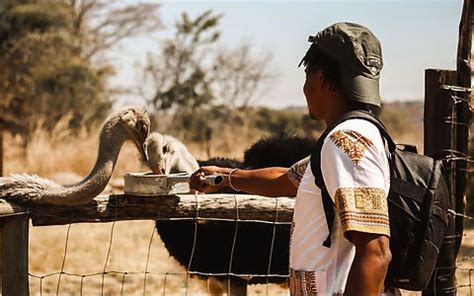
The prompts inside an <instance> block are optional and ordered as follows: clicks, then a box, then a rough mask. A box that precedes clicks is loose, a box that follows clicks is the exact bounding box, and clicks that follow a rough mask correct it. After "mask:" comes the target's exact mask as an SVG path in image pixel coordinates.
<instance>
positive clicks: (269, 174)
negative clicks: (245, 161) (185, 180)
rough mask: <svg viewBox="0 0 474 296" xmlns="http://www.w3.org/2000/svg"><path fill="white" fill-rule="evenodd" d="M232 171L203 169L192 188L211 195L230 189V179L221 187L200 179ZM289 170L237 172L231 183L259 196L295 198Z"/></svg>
mask: <svg viewBox="0 0 474 296" xmlns="http://www.w3.org/2000/svg"><path fill="white" fill-rule="evenodd" d="M231 171H232V169H230V168H221V167H215V166H209V167H202V168H200V169H199V170H197V171H196V172H194V173H193V175H192V176H191V180H190V186H191V188H193V189H195V190H198V191H202V192H206V193H210V192H215V191H217V190H219V189H220V188H222V187H230V184H229V178H228V177H226V178H224V182H223V183H222V184H220V185H219V186H210V185H207V184H204V183H203V182H202V180H201V179H200V176H203V175H213V174H222V175H224V176H228V175H229V173H230V172H231ZM287 172H288V168H283V167H271V168H263V169H257V170H240V169H239V170H236V171H233V172H232V175H231V178H230V181H231V182H232V186H233V187H234V188H235V189H238V190H239V191H242V192H246V193H251V194H258V195H263V196H272V197H278V196H295V195H296V191H297V187H296V185H295V184H294V183H292V182H291V181H290V179H289V178H288V176H287Z"/></svg>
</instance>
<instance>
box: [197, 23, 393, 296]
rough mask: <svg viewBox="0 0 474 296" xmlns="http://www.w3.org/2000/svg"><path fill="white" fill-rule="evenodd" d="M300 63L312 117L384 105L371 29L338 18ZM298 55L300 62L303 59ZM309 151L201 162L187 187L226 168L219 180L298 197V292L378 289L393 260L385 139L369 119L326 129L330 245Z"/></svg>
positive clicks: (293, 265)
mask: <svg viewBox="0 0 474 296" xmlns="http://www.w3.org/2000/svg"><path fill="white" fill-rule="evenodd" d="M309 41H310V42H311V43H312V44H311V46H310V48H309V50H308V51H307V53H306V55H305V56H304V58H303V60H302V61H301V63H302V64H303V65H304V66H305V72H306V80H305V83H304V87H303V92H304V94H305V97H306V101H307V104H308V110H309V113H310V116H311V117H312V118H313V119H317V120H324V121H325V122H326V124H327V126H332V125H333V124H334V123H335V122H337V121H338V119H340V118H341V117H342V116H343V115H344V114H345V113H347V112H348V111H350V110H354V109H364V110H367V111H371V112H376V111H377V110H378V108H379V107H380V97H379V73H380V70H381V68H382V63H383V62H382V52H381V46H380V43H379V41H378V39H377V38H376V37H375V36H374V35H373V34H372V32H370V31H369V30H368V29H367V28H365V27H363V26H361V25H357V24H352V23H336V24H334V25H332V26H330V27H328V28H326V29H324V30H322V31H320V32H319V33H318V34H317V35H316V36H314V37H310V39H309ZM301 63H300V65H301ZM310 166H311V165H310V162H309V157H308V158H305V159H303V160H301V161H299V162H298V163H296V164H295V165H293V166H292V167H291V168H289V169H287V168H266V169H261V170H230V169H227V168H218V167H203V168H201V169H200V170H198V171H196V172H195V173H194V174H193V176H192V178H191V187H192V188H194V189H197V190H200V191H204V192H213V191H216V190H217V189H219V188H218V187H212V186H209V185H205V184H204V183H203V182H202V176H203V175H206V174H227V176H228V178H226V180H225V181H224V183H223V184H222V185H221V186H230V187H232V188H234V189H236V190H240V191H245V192H249V193H253V194H260V195H266V196H294V195H296V204H295V210H294V217H293V223H294V224H293V227H292V235H291V243H290V291H291V294H292V295H316V294H317V295H342V294H344V295H380V294H381V293H382V290H383V284H384V279H385V275H386V272H387V268H388V264H389V263H390V260H391V254H390V250H389V236H390V231H389V222H388V208H387V194H388V190H389V187H390V184H389V182H390V172H389V164H388V159H387V154H386V148H385V143H384V140H383V139H382V137H381V135H380V133H379V131H378V129H377V127H376V126H374V125H373V124H372V123H369V122H368V121H365V120H361V119H350V120H347V121H344V122H342V123H340V124H338V125H337V126H336V127H334V129H333V130H332V131H331V132H330V133H329V134H328V136H327V138H326V139H325V141H324V143H323V146H322V150H321V171H322V175H323V179H324V182H325V184H326V188H327V190H328V193H329V195H330V197H331V198H332V200H333V202H334V207H335V212H336V213H337V214H336V215H335V219H334V223H333V226H332V232H331V234H332V235H331V240H332V244H331V246H330V247H327V246H325V245H323V243H324V241H325V240H326V238H327V237H328V234H329V230H328V225H327V222H326V216H325V212H324V208H323V203H322V194H321V190H320V188H318V187H317V186H316V184H315V177H314V175H313V173H312V170H311V168H310Z"/></svg>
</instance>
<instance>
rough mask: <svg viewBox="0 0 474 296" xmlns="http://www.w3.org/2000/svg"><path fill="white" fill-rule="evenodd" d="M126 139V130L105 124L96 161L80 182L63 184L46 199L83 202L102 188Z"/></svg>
mask: <svg viewBox="0 0 474 296" xmlns="http://www.w3.org/2000/svg"><path fill="white" fill-rule="evenodd" d="M125 140H126V131H124V130H122V129H121V128H120V126H118V125H117V124H116V125H113V126H111V127H107V126H105V127H104V128H103V129H102V132H101V134H100V140H99V152H98V156H97V160H96V163H95V165H94V167H93V168H92V170H91V171H90V173H89V174H88V175H87V177H85V178H84V179H83V180H82V181H81V182H79V183H77V184H73V185H69V186H64V187H62V188H61V189H60V190H54V191H52V192H50V193H49V194H46V196H45V197H46V199H47V200H48V201H50V202H52V203H55V204H62V205H73V204H80V203H85V202H88V201H89V200H91V199H92V198H93V197H95V196H96V195H98V194H99V193H100V192H102V191H103V190H104V188H105V187H106V186H107V183H108V182H109V179H110V177H111V176H112V172H113V170H114V168H115V164H116V162H117V158H118V155H119V153H120V149H121V148H122V145H123V143H124V142H125Z"/></svg>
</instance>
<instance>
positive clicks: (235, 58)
mask: <svg viewBox="0 0 474 296" xmlns="http://www.w3.org/2000/svg"><path fill="white" fill-rule="evenodd" d="M271 62H272V56H271V55H270V54H268V53H266V54H263V55H257V54H255V53H253V52H252V49H251V46H250V45H249V44H248V43H243V44H241V45H240V46H239V47H237V48H234V49H230V50H229V49H220V50H218V51H217V53H216V57H215V61H214V65H213V72H214V76H213V88H214V91H215V96H216V98H217V99H218V100H220V103H222V104H226V105H228V106H229V107H231V108H236V107H244V108H245V107H248V106H249V105H250V104H254V103H255V102H256V101H257V100H258V99H259V97H261V96H262V95H263V94H264V93H265V92H267V91H268V87H269V82H271V81H273V80H274V79H275V78H276V77H277V75H276V74H275V70H274V69H272V68H271Z"/></svg>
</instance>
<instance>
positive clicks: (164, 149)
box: [163, 146, 168, 154]
mask: <svg viewBox="0 0 474 296" xmlns="http://www.w3.org/2000/svg"><path fill="white" fill-rule="evenodd" d="M166 152H168V146H163V154H166Z"/></svg>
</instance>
